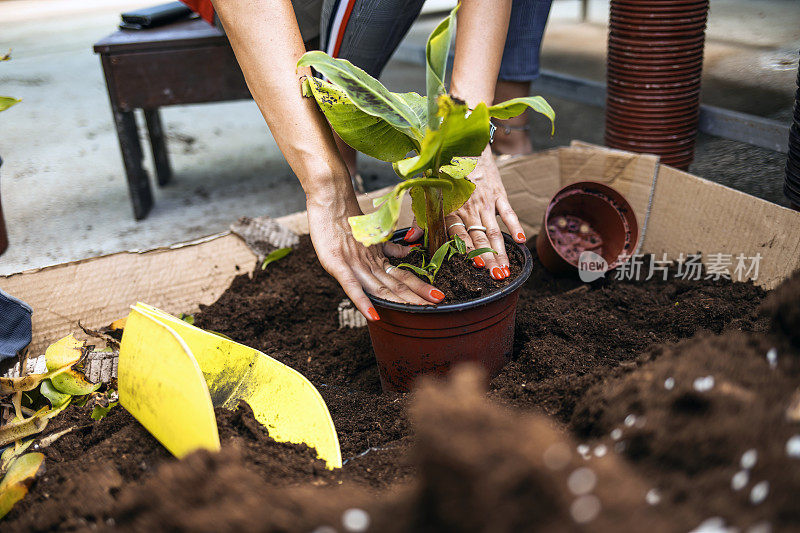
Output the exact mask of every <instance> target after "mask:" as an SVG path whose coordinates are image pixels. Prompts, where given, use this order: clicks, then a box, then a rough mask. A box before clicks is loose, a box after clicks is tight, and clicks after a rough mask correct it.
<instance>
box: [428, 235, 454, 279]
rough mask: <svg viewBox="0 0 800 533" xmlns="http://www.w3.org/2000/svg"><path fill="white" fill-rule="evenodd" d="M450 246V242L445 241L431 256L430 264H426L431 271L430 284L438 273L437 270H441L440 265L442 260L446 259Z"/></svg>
mask: <svg viewBox="0 0 800 533" xmlns="http://www.w3.org/2000/svg"><path fill="white" fill-rule="evenodd" d="M451 244H452V243H451V242H450V241H447V242H446V243H444V244H443V245H441V246H440V247H439V249H438V250H436V252H435V253H434V254H433V257H431V262H430V263H428V269H429V270H430V271H431V283H433V280H434V278H435V277H436V274H438V273H439V269H440V268H442V263H444V260H445V258H446V257H447V252H449V251H450V246H451Z"/></svg>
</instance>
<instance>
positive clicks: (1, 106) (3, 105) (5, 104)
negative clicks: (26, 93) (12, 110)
mask: <svg viewBox="0 0 800 533" xmlns="http://www.w3.org/2000/svg"><path fill="white" fill-rule="evenodd" d="M21 101H22V100H20V99H19V98H13V97H11V96H0V111H5V110H6V109H8V108H9V107H11V106H13V105H17V104H18V103H20V102H21Z"/></svg>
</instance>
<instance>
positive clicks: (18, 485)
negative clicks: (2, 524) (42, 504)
mask: <svg viewBox="0 0 800 533" xmlns="http://www.w3.org/2000/svg"><path fill="white" fill-rule="evenodd" d="M43 463H44V454H41V453H38V452H34V453H26V454H25V455H21V456H19V457H17V458H16V459H15V460H14V461H13V462H12V463H11V464H10V465H9V467H8V471H7V472H6V475H5V476H3V480H2V481H0V518H3V517H4V516H5V515H7V514H8V512H9V511H10V510H11V509H12V508H13V507H14V504H16V503H17V502H18V501H20V500H21V499H22V498H24V497H25V495H26V494H27V493H28V487H30V485H31V483H32V482H33V479H34V478H35V477H36V474H37V473H38V472H39V469H40V468H41V467H42V464H43Z"/></svg>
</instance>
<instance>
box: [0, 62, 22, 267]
mask: <svg viewBox="0 0 800 533" xmlns="http://www.w3.org/2000/svg"><path fill="white" fill-rule="evenodd" d="M9 59H11V54H10V53H9V54H5V55H3V56H0V61H8V60H9ZM17 103H19V100H18V99H17V98H14V97H11V96H0V111H5V110H6V109H8V108H9V107H11V106H12V105H14V104H17ZM0 166H3V159H2V158H0ZM6 248H8V234H7V233H6V221H5V219H4V218H3V203H2V201H1V200H0V255H2V254H3V252H5V251H6Z"/></svg>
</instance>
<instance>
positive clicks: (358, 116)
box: [303, 77, 422, 162]
mask: <svg viewBox="0 0 800 533" xmlns="http://www.w3.org/2000/svg"><path fill="white" fill-rule="evenodd" d="M303 83H304V85H307V86H308V90H309V91H310V93H311V95H313V97H314V99H315V100H316V101H317V105H319V108H320V109H321V110H322V112H323V113H324V114H325V118H327V119H328V122H330V125H331V127H332V128H333V129H334V131H336V133H337V134H338V135H339V137H341V138H342V140H343V141H344V142H346V143H347V144H349V145H350V146H352V147H353V148H355V149H356V150H358V151H359V152H362V153H364V154H367V155H368V156H370V157H374V158H375V159H380V160H381V161H389V162H392V161H399V160H400V159H403V158H404V157H405V156H406V155H407V154H408V152H411V151H413V150H416V149H417V145H416V144H415V142H414V140H413V139H412V138H411V137H409V136H408V135H407V134H406V133H404V132H403V131H400V130H398V129H397V128H395V127H394V126H392V124H390V123H389V122H387V121H386V120H384V119H383V118H381V117H379V116H374V115H371V114H368V113H365V112H364V111H362V110H361V109H359V108H358V107H356V106H355V104H353V102H352V101H351V100H350V97H349V96H347V94H346V93H345V92H344V91H342V90H341V89H340V88H339V87H337V86H335V85H333V84H331V83H328V82H326V81H323V80H320V79H317V78H310V77H307V78H306V79H305V80H304V82H303ZM409 94H415V93H409ZM396 96H397V97H398V98H400V99H403V100H404V99H405V98H406V97H405V95H396ZM416 96H417V97H418V98H422V97H421V96H419V95H416ZM409 100H412V101H413V102H414V104H415V105H417V102H416V101H415V100H414V99H413V98H409ZM412 111H413V107H412Z"/></svg>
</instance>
